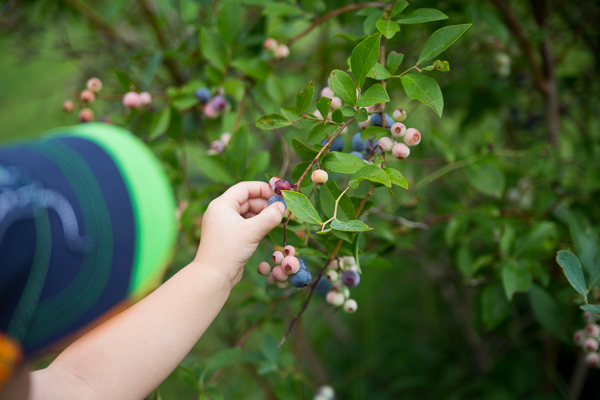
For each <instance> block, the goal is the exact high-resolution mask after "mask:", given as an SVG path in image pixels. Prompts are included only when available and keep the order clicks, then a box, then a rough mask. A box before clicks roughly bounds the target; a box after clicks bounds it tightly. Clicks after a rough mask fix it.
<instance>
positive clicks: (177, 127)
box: [167, 107, 183, 140]
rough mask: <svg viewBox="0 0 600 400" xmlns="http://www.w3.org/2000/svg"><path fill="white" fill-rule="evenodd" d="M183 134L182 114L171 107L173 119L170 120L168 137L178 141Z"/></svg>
mask: <svg viewBox="0 0 600 400" xmlns="http://www.w3.org/2000/svg"><path fill="white" fill-rule="evenodd" d="M182 134H183V129H182V123H181V113H180V112H179V111H178V110H177V109H175V108H174V107H171V118H170V119H169V127H168V128H167V136H168V137H170V138H171V139H174V140H178V139H179V138H180V137H181V135H182Z"/></svg>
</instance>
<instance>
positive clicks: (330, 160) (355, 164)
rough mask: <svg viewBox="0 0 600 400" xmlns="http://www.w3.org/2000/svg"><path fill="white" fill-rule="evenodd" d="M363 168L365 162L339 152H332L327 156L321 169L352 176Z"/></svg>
mask: <svg viewBox="0 0 600 400" xmlns="http://www.w3.org/2000/svg"><path fill="white" fill-rule="evenodd" d="M364 166H365V162H364V161H363V160H361V159H360V158H358V157H356V156H354V155H352V154H349V153H342V152H339V151H332V152H331V153H329V154H327V157H325V159H324V160H323V163H322V167H323V169H327V170H331V171H333V172H339V173H342V174H353V173H355V172H356V171H358V170H359V169H361V168H362V167H364Z"/></svg>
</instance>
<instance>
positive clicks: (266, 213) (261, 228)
mask: <svg viewBox="0 0 600 400" xmlns="http://www.w3.org/2000/svg"><path fill="white" fill-rule="evenodd" d="M284 212H285V205H284V204H283V203H282V202H280V201H276V202H274V203H273V204H271V205H270V206H268V207H266V208H265V209H263V210H262V211H261V212H260V213H259V214H258V215H256V216H254V217H252V218H250V219H248V220H247V221H248V222H251V227H250V229H251V230H252V233H253V234H255V235H256V236H258V237H259V238H260V239H262V238H263V237H265V236H266V235H267V233H269V232H271V231H272V230H273V229H274V228H275V227H276V226H277V225H279V224H280V223H281V219H282V218H283V213H284ZM260 239H259V240H260Z"/></svg>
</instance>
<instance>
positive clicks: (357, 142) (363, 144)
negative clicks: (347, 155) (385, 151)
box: [352, 133, 368, 151]
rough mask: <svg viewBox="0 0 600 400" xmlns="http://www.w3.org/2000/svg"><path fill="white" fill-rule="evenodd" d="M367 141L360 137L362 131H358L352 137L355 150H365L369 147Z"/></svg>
mask: <svg viewBox="0 0 600 400" xmlns="http://www.w3.org/2000/svg"><path fill="white" fill-rule="evenodd" d="M367 143H368V142H367V141H366V140H364V139H363V138H361V137H360V133H357V134H356V135H354V137H353V138H352V148H353V149H354V150H355V151H365V150H366V149H367Z"/></svg>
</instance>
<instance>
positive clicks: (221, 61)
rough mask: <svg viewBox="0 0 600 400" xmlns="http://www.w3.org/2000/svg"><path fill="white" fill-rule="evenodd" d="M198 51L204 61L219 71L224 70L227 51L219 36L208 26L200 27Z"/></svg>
mask: <svg viewBox="0 0 600 400" xmlns="http://www.w3.org/2000/svg"><path fill="white" fill-rule="evenodd" d="M200 52H201V53H202V56H203V57H204V59H205V60H206V61H208V62H209V63H210V64H212V65H214V66H215V67H216V68H217V69H218V70H219V71H221V72H222V71H224V70H225V67H226V65H227V52H226V50H225V43H223V40H222V39H221V36H220V35H219V34H217V33H216V32H215V31H213V30H211V29H208V28H201V29H200Z"/></svg>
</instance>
